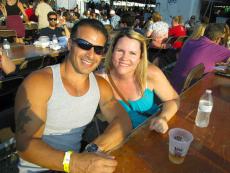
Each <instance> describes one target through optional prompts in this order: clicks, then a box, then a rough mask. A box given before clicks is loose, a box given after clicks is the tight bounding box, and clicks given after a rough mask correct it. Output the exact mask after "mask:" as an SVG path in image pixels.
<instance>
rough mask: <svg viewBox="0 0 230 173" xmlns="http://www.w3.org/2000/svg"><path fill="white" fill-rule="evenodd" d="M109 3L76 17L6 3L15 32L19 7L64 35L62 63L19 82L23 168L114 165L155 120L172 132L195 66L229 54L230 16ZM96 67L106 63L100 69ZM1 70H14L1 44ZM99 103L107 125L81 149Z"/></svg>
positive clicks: (47, 31)
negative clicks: (165, 12)
mask: <svg viewBox="0 0 230 173" xmlns="http://www.w3.org/2000/svg"><path fill="white" fill-rule="evenodd" d="M103 5H104V6H102V8H98V9H96V8H94V9H93V8H88V9H87V10H86V11H85V12H84V13H83V15H80V14H79V12H78V8H77V7H76V8H74V9H73V10H65V9H59V10H54V9H53V8H52V7H51V6H50V5H49V4H48V3H47V2H46V0H40V1H39V3H38V4H37V5H36V6H34V7H33V3H32V4H31V3H30V4H28V6H27V7H28V8H24V7H23V4H22V3H21V2H20V1H19V0H7V3H6V4H1V8H0V9H1V12H2V14H3V15H4V16H6V21H7V22H6V23H7V26H9V28H11V29H12V27H11V24H12V23H14V22H11V20H13V21H16V20H17V24H16V26H17V28H15V30H16V32H17V33H18V35H17V36H18V38H19V39H20V38H23V36H24V35H23V34H22V35H20V34H19V32H20V31H21V29H20V31H19V30H18V29H19V27H18V26H21V23H22V18H21V17H20V14H23V16H24V20H25V22H27V23H30V22H31V20H34V21H37V22H38V28H39V33H40V36H48V37H49V38H50V39H52V36H53V35H56V36H57V37H61V36H66V37H67V38H68V43H67V49H68V54H67V55H66V58H65V60H64V61H63V62H62V63H61V64H55V65H52V66H48V67H45V68H43V69H41V70H38V71H35V72H32V73H31V74H30V75H29V76H28V77H26V78H25V80H24V81H23V83H22V84H21V85H20V87H19V89H18V92H17V95H16V99H15V100H16V101H15V124H16V131H15V137H16V145H17V150H18V154H19V156H20V161H19V164H18V168H19V171H20V172H23V173H24V172H28V173H29V172H39V171H40V172H42V171H44V172H49V170H55V171H65V172H73V173H75V172H76V173H77V172H84V171H85V170H87V172H88V173H91V172H92V173H93V172H94V173H100V172H106V173H110V172H113V171H114V170H115V168H116V165H117V161H116V159H115V158H114V157H113V156H111V155H109V154H108V152H109V151H111V150H113V149H114V148H116V147H117V146H119V145H120V144H121V143H122V142H123V141H124V140H125V139H126V137H127V136H128V135H129V134H130V133H131V132H132V130H133V129H135V128H138V127H139V126H140V125H141V124H143V123H144V122H146V121H148V120H149V130H154V131H156V132H158V133H160V134H164V133H166V132H167V130H168V129H169V126H168V122H169V121H170V120H171V119H172V118H173V116H174V115H175V114H176V112H177V110H178V109H179V104H180V100H179V95H180V93H181V88H182V86H183V83H184V81H185V78H186V76H187V75H188V73H189V71H190V70H191V69H192V68H193V67H195V66H196V65H198V64H200V63H203V64H204V66H205V73H208V72H211V71H213V69H214V66H215V63H217V62H220V61H226V60H228V58H229V57H230V50H229V49H228V48H227V47H226V46H227V44H226V43H227V40H228V39H229V37H230V36H229V25H227V24H229V20H228V21H227V22H226V23H227V24H217V23H210V24H209V23H198V22H196V20H195V19H196V16H191V18H190V19H189V20H188V21H187V22H185V23H183V21H182V16H173V17H172V23H171V26H170V25H169V24H167V23H166V22H165V21H164V20H163V17H162V16H161V14H160V13H159V12H152V13H151V12H149V11H144V13H143V12H141V11H138V9H134V10H130V11H128V10H126V11H122V10H121V9H112V8H110V7H109V6H106V5H105V4H103ZM89 7H90V6H89ZM103 7H104V8H103ZM105 7H106V8H105ZM29 9H30V10H29ZM31 9H32V11H31ZM136 10H137V11H136ZM15 16H17V17H15ZM107 25H110V26H111V27H112V30H108V29H107V28H106V26H107ZM70 29H71V31H70ZM114 32H115V33H116V34H114ZM112 35H113V36H112ZM178 37H183V38H184V37H186V39H187V40H186V41H185V42H184V41H181V40H178V39H177V38H178ZM173 38H174V41H172V40H173ZM175 38H176V39H175ZM169 55H170V56H171V58H172V59H174V60H175V62H176V65H175V67H174V69H173V72H172V75H171V76H167V75H165V74H164V71H163V70H162V66H161V61H162V60H163V59H164V58H165V57H166V56H169ZM102 62H104V63H103V64H102ZM99 66H101V67H100V68H102V70H101V69H100V70H97V68H98V67H99ZM0 68H1V70H2V71H3V72H4V73H5V74H6V76H5V77H7V74H9V73H12V72H13V71H15V68H16V67H15V65H14V63H13V62H11V60H10V59H9V58H8V57H7V55H6V54H5V53H4V51H2V50H0ZM98 105H99V107H100V111H101V113H102V115H103V117H104V119H105V120H106V121H107V122H108V124H109V125H108V126H107V127H106V129H105V130H104V132H103V133H102V134H101V135H100V136H98V137H97V138H95V139H94V140H93V141H92V142H90V143H89V144H88V145H86V146H82V145H81V141H82V135H83V133H84V130H85V129H86V127H87V125H88V124H89V123H90V122H91V121H92V119H93V118H94V116H95V113H96V111H97V106H98ZM82 147H84V148H82ZM82 151H83V152H82ZM51 172H52V171H51Z"/></svg>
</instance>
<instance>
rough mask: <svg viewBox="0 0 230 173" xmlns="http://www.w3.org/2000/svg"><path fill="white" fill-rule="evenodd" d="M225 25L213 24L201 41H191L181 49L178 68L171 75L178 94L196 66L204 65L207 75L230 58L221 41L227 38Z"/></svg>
mask: <svg viewBox="0 0 230 173" xmlns="http://www.w3.org/2000/svg"><path fill="white" fill-rule="evenodd" d="M225 33H226V31H225V25H224V24H217V23H211V24H209V25H208V26H207V27H206V29H205V32H204V36H201V37H200V38H199V39H196V40H195V39H189V40H188V41H187V42H186V43H185V44H184V46H183V48H182V49H181V52H180V54H179V58H178V60H177V63H176V66H175V67H174V69H173V72H172V75H171V83H172V85H173V87H174V88H175V89H176V91H177V92H178V93H180V92H181V89H182V87H183V84H184V81H185V79H186V77H187V75H188V73H189V72H190V71H191V69H192V68H194V67H195V66H196V65H198V64H200V63H203V64H204V66H205V73H208V72H211V71H213V70H214V66H215V64H216V63H217V62H221V61H225V60H227V58H228V57H230V50H229V49H227V48H225V47H224V46H222V45H219V44H220V43H221V40H222V39H224V37H225Z"/></svg>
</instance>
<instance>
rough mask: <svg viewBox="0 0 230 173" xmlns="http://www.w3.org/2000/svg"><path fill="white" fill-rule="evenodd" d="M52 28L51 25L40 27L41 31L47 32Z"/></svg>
mask: <svg viewBox="0 0 230 173" xmlns="http://www.w3.org/2000/svg"><path fill="white" fill-rule="evenodd" d="M50 30H51V29H50V27H45V28H42V29H40V33H41V32H47V31H50Z"/></svg>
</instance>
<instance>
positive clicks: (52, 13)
mask: <svg viewBox="0 0 230 173" xmlns="http://www.w3.org/2000/svg"><path fill="white" fill-rule="evenodd" d="M52 15H55V16H56V17H57V13H56V12H55V11H50V12H49V13H48V14H47V17H48V18H49V17H50V16H52Z"/></svg>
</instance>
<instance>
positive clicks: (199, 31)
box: [189, 24, 207, 40]
mask: <svg viewBox="0 0 230 173" xmlns="http://www.w3.org/2000/svg"><path fill="white" fill-rule="evenodd" d="M206 27H207V24H200V25H196V26H195V28H194V30H193V32H192V34H191V36H190V37H189V39H192V40H197V39H199V38H200V37H201V36H203V35H204V31H205V29H206Z"/></svg>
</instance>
